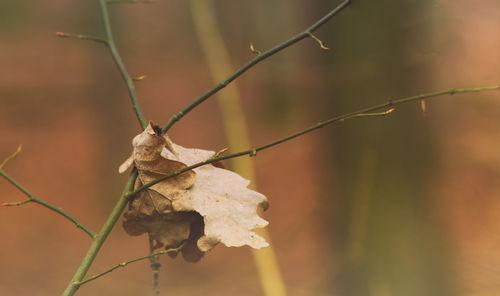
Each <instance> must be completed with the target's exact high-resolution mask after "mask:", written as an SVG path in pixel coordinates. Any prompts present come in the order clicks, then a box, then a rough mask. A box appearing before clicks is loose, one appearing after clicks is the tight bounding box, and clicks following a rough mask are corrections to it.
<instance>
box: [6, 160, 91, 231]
mask: <svg viewBox="0 0 500 296" xmlns="http://www.w3.org/2000/svg"><path fill="white" fill-rule="evenodd" d="M0 175H1V176H2V177H4V178H5V179H6V180H7V181H9V182H10V183H11V184H12V185H14V186H15V187H16V188H17V189H19V190H20V191H21V192H22V193H24V194H25V195H26V196H27V197H28V199H26V200H23V201H20V202H16V203H5V204H3V205H4V206H20V205H23V204H25V203H28V202H34V203H37V204H39V205H41V206H44V207H46V208H47V209H49V210H52V211H54V212H56V213H58V214H59V215H61V216H63V217H65V218H66V219H68V220H69V221H71V222H73V223H74V224H75V225H76V227H78V228H80V229H81V230H83V231H85V233H87V234H88V235H89V236H90V237H91V238H94V236H95V234H94V233H93V232H92V230H90V229H89V228H88V227H87V226H85V225H83V224H82V223H81V222H80V221H78V220H77V219H76V218H74V217H73V216H71V215H70V214H68V213H66V212H65V211H63V210H62V209H61V208H58V207H56V206H54V205H52V204H50V203H48V202H46V201H43V200H41V199H39V198H38V197H36V196H34V195H33V194H32V193H31V192H29V191H28V190H27V189H26V188H24V187H23V186H21V184H19V183H17V181H16V180H14V179H13V178H12V177H10V176H9V175H7V173H5V172H4V171H3V170H0Z"/></svg>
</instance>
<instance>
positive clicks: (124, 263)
mask: <svg viewBox="0 0 500 296" xmlns="http://www.w3.org/2000/svg"><path fill="white" fill-rule="evenodd" d="M181 248H182V246H180V247H178V248H175V249H167V250H162V251H158V252H156V253H151V254H149V255H146V256H142V257H139V258H135V259H132V260H128V261H123V262H122V263H119V264H117V265H115V266H113V267H111V268H109V269H107V270H105V271H103V272H101V273H98V274H96V275H93V276H91V277H89V278H87V279H85V280H83V281H81V282H78V283H76V284H77V285H79V286H81V285H84V284H86V283H88V282H91V281H93V280H96V279H98V278H100V277H102V276H104V275H106V274H108V273H110V272H112V271H114V270H116V269H118V268H121V267H125V266H127V265H129V264H130V263H134V262H137V261H142V260H146V259H151V258H153V257H158V256H160V255H164V254H168V253H171V252H179V251H180V249H181Z"/></svg>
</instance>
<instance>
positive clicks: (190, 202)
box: [119, 123, 268, 261]
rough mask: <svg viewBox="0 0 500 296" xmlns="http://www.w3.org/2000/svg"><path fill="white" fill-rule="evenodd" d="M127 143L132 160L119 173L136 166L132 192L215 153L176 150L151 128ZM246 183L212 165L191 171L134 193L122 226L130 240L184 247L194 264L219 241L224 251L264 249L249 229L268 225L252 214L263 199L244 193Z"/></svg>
mask: <svg viewBox="0 0 500 296" xmlns="http://www.w3.org/2000/svg"><path fill="white" fill-rule="evenodd" d="M132 144H133V146H134V151H133V153H132V156H131V157H130V158H129V159H127V160H126V161H125V162H124V163H123V164H122V165H121V166H120V168H119V171H120V173H121V172H124V171H126V170H127V169H128V168H129V167H131V166H132V165H135V167H136V168H137V170H138V173H139V174H138V178H137V181H136V184H135V187H136V188H138V187H140V186H142V185H144V184H147V183H149V182H151V181H153V180H156V179H158V178H160V177H162V176H166V175H169V174H172V173H174V172H176V171H178V170H180V169H183V168H186V167H187V166H190V165H193V164H196V163H199V162H202V161H205V160H207V159H209V158H210V157H212V156H213V155H214V154H215V152H213V151H208V150H202V149H189V148H184V147H182V146H179V145H176V144H174V143H173V142H172V141H170V139H169V138H168V137H167V136H162V135H161V131H160V129H159V128H158V127H155V126H153V125H152V124H151V123H150V124H149V125H148V127H147V128H146V129H145V130H144V131H143V132H142V133H141V134H139V135H137V136H136V137H135V138H134V140H133V141H132ZM249 183H250V181H248V180H246V179H244V178H243V177H241V176H240V175H238V174H236V173H234V172H231V171H229V170H225V169H223V168H220V167H215V166H213V165H211V164H208V165H204V166H201V167H198V168H195V169H194V170H191V171H188V172H185V173H183V174H180V175H178V176H176V177H173V178H170V179H167V180H164V181H162V182H160V183H157V184H155V185H153V186H151V187H149V188H148V189H146V190H143V191H141V192H139V193H138V194H137V195H136V196H135V197H134V198H133V199H132V200H131V201H130V202H129V208H128V210H127V211H126V212H125V214H124V217H125V220H124V222H123V227H124V228H125V231H127V233H128V234H130V235H140V234H142V233H148V234H149V235H150V237H151V238H152V239H154V240H155V241H156V243H157V247H160V246H165V247H166V248H172V247H178V246H179V245H181V244H184V247H183V248H182V254H183V256H184V258H185V259H186V260H188V261H197V260H199V258H201V256H203V253H204V252H207V251H208V250H210V249H212V248H213V247H214V246H215V245H216V244H217V243H219V242H221V243H223V244H225V245H226V246H228V247H233V246H235V247H239V246H244V245H248V246H250V247H252V248H256V249H259V248H262V247H266V246H268V244H267V242H266V241H265V240H264V239H263V238H262V237H260V236H258V235H256V234H255V233H254V232H253V231H252V230H253V229H254V228H256V227H264V226H266V225H267V221H265V220H264V219H262V218H261V217H259V216H258V215H257V208H258V207H259V206H261V207H264V208H265V207H266V206H267V199H266V197H265V196H264V195H262V194H260V193H258V192H256V191H253V190H250V189H248V188H247V186H248V184H249Z"/></svg>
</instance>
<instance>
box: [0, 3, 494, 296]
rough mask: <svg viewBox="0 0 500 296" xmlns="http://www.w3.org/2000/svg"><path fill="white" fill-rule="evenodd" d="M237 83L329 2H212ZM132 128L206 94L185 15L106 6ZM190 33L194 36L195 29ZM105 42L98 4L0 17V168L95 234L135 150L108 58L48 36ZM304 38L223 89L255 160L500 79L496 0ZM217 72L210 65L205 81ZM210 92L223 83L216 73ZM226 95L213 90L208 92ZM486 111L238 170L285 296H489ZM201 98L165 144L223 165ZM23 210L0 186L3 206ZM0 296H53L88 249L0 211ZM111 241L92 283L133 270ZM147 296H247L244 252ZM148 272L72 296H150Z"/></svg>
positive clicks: (435, 105)
mask: <svg viewBox="0 0 500 296" xmlns="http://www.w3.org/2000/svg"><path fill="white" fill-rule="evenodd" d="M215 2H216V3H214V6H213V9H214V11H215V14H216V20H217V22H218V26H219V28H218V30H219V31H220V36H219V37H221V38H222V40H223V41H224V43H225V44H224V46H226V47H227V50H228V52H229V58H230V60H231V63H232V65H233V66H234V67H239V66H241V65H242V64H244V63H245V62H246V61H248V60H249V59H251V58H252V57H253V54H252V52H251V51H250V50H249V44H250V43H252V44H254V46H255V48H256V49H258V50H261V51H263V50H265V49H268V48H270V47H271V46H273V45H275V44H277V43H279V42H281V41H283V40H285V39H287V38H289V37H291V36H293V35H294V34H296V33H298V32H300V31H302V30H303V29H305V28H306V27H308V26H309V25H310V24H312V23H313V22H315V21H316V20H317V19H319V18H320V17H321V16H323V15H325V14H326V13H327V12H328V11H329V10H331V9H332V8H334V7H335V6H336V5H337V4H338V3H340V1H320V0H318V1H305V0H286V1H285V0H274V1H266V0H254V1H229V0H218V1H215ZM109 8H110V14H111V20H112V24H113V30H114V32H115V39H116V42H117V46H118V49H119V50H120V53H121V54H122V58H123V59H124V62H125V64H126V66H127V68H128V70H129V72H130V74H131V76H139V75H147V78H146V79H144V80H143V81H141V82H138V83H136V89H137V94H138V97H139V101H140V104H141V106H142V108H143V111H144V113H145V115H146V117H147V118H148V119H149V120H153V121H155V122H157V123H159V124H163V123H165V122H166V120H167V119H168V118H169V117H170V116H171V115H172V114H173V113H174V112H176V111H178V110H179V109H180V108H182V107H183V106H184V105H186V104H187V103H188V102H190V101H191V100H192V99H193V98H195V97H197V96H198V95H200V94H201V93H203V92H204V91H206V90H207V89H209V88H210V87H212V86H213V85H214V83H213V80H212V79H213V77H212V76H211V74H210V71H209V70H208V66H207V65H208V64H207V59H206V55H205V54H204V50H203V48H202V45H201V43H200V40H199V38H198V37H197V36H198V35H197V34H198V33H197V32H196V28H195V26H194V22H193V19H194V18H196V17H201V16H200V15H198V16H197V15H196V14H193V12H192V10H191V7H190V1H179V0H177V1H162V0H157V1H155V3H153V4H116V5H112V6H110V7H109ZM198 21H199V20H198ZM57 31H62V32H68V33H80V34H88V35H93V36H104V31H103V28H102V23H101V15H100V10H99V6H98V1H63V0H46V1H35V0H25V1H15V0H2V1H1V2H0V65H1V68H0V69H1V70H0V158H1V159H3V158H5V157H7V156H8V155H10V154H11V153H13V152H14V151H15V150H16V148H17V146H18V145H19V144H22V145H23V151H22V153H21V154H20V155H19V157H18V158H17V159H15V160H13V161H11V162H9V164H8V165H7V166H6V167H5V171H6V172H7V173H9V174H10V175H11V176H12V177H13V178H15V179H16V180H17V181H18V182H20V183H21V184H22V185H23V186H25V187H26V188H27V189H28V190H30V191H31V192H33V193H34V194H35V195H37V196H38V197H40V198H42V199H44V200H46V201H48V202H51V203H53V204H55V205H57V206H59V207H61V208H63V209H64V210H66V211H68V212H69V213H70V214H72V215H74V216H75V217H77V218H78V219H80V220H81V221H82V222H83V223H84V224H86V225H88V226H89V227H90V228H91V229H93V230H94V231H96V232H97V231H98V230H99V228H100V227H101V225H102V223H103V222H104V221H105V219H106V217H107V215H108V213H109V212H110V210H111V208H112V207H113V205H114V204H115V202H116V200H117V199H118V197H119V195H120V193H121V190H122V188H123V185H124V183H125V180H126V178H127V176H125V175H119V174H118V173H117V168H118V166H119V165H120V164H121V163H122V161H123V160H124V159H126V158H127V157H128V156H129V154H130V153H131V149H132V147H131V143H130V142H131V139H132V137H133V136H134V135H136V134H137V133H139V132H140V128H139V125H138V123H137V120H136V118H135V114H134V113H133V111H132V108H131V105H130V102H129V98H128V94H127V91H126V88H125V85H124V83H123V81H122V80H121V77H120V75H119V72H118V71H117V69H116V67H115V65H114V63H113V61H112V59H111V56H110V54H109V52H108V51H107V49H106V48H105V47H104V46H103V45H102V44H98V43H94V42H89V41H81V40H73V39H60V38H57V37H56V36H55V34H54V33H55V32H57ZM315 35H316V36H317V37H318V38H320V39H321V40H322V41H323V42H324V43H325V45H326V46H328V47H330V48H331V50H330V51H323V50H321V49H320V48H319V46H318V44H317V43H316V42H315V41H313V40H312V39H306V40H304V41H302V42H300V43H298V44H296V45H294V46H293V47H291V48H289V49H287V50H285V51H283V52H281V53H279V54H277V55H276V56H273V57H272V58H270V59H268V60H266V61H264V62H263V63H261V64H259V65H258V66H256V67H255V68H253V69H251V70H250V71H249V72H247V73H246V74H244V75H243V76H242V77H241V78H240V79H238V80H237V87H238V91H239V93H240V95H241V100H242V106H243V111H244V114H245V117H246V121H247V127H248V132H249V139H250V143H251V145H252V146H259V145H262V144H265V143H267V142H270V141H272V140H274V139H277V138H279V137H282V136H286V135H289V134H291V133H293V132H295V131H297V130H300V129H302V128H305V127H307V126H310V125H313V124H315V123H316V122H318V121H321V120H325V119H328V118H330V117H333V116H335V115H340V114H343V113H347V112H350V111H353V110H356V109H359V108H362V107H367V106H371V105H375V104H378V103H381V102H384V101H386V100H388V99H390V98H398V97H404V96H410V95H415V94H418V93H424V92H429V91H435V90H441V89H447V88H451V87H472V86H486V85H496V84H498V83H499V81H500V80H499V79H500V67H499V65H500V54H499V53H500V3H499V2H498V1H496V0H480V1H467V0H453V1H452V0H420V1H417V0H397V1H396V0H384V1H354V3H353V4H352V5H350V6H349V7H348V8H347V9H345V10H344V11H342V12H341V13H340V14H339V15H338V16H336V17H335V18H334V19H332V20H331V21H330V22H329V23H327V24H326V25H324V26H323V27H322V28H320V29H319V30H318V31H317V32H316V33H315ZM215 64H217V62H215ZM226 74H229V72H228V73H226ZM223 92H224V91H223ZM499 96H500V93H495V92H490V93H474V94H464V95H454V96H446V97H441V98H439V99H432V100H427V112H426V113H427V114H426V115H424V114H423V112H422V110H421V108H420V104H419V103H418V102H417V103H412V104H407V105H403V106H400V107H397V109H396V111H395V112H394V113H392V114H391V115H390V116H388V117H386V118H373V117H369V118H360V119H353V120H348V121H345V122H343V123H341V124H337V125H334V126H330V127H326V128H323V129H321V130H318V131H316V132H314V133H311V134H308V135H306V136H303V137H300V138H298V139H296V140H293V141H291V142H287V143H285V144H282V145H280V146H277V147H275V148H272V149H270V150H266V151H262V152H261V153H259V154H258V156H257V157H255V158H252V161H253V165H254V166H255V170H256V172H255V178H254V180H253V182H254V183H256V184H258V187H259V191H261V192H262V193H264V194H265V195H267V197H268V198H269V201H270V208H269V209H268V210H267V212H265V214H264V216H265V218H266V219H267V220H268V221H270V225H269V226H268V231H269V233H270V236H271V242H272V246H273V249H274V251H275V253H276V256H277V257H276V259H277V263H278V265H279V268H280V274H281V277H282V279H283V282H284V285H285V289H286V295H360V296H361V295H373V296H390V295H407V296H412V295H474V296H480V295H481V296H482V295H499V294H500V253H499V250H500V222H499V221H500V219H499V218H500V202H499V201H498V197H499V192H500V182H499V177H500V154H499V153H498V151H499V150H498V148H499V147H500V129H499V128H498V123H499V121H498V119H499V118H500V101H499ZM223 126H224V123H223V121H222V119H221V111H220V110H219V105H218V104H217V101H216V100H215V99H211V100H208V101H207V102H205V103H204V104H202V105H200V106H199V108H197V109H195V110H194V111H193V112H191V113H189V114H188V115H187V116H186V117H184V118H183V119H182V120H181V121H180V122H179V123H178V124H176V125H175V126H174V128H172V129H171V130H170V132H169V135H170V137H171V138H172V139H173V140H174V141H175V142H176V143H178V144H180V145H183V146H186V147H199V148H204V149H211V150H220V149H222V148H223V147H226V146H228V143H227V140H226V136H225V134H224V127H223ZM23 199H25V196H24V195H22V194H21V193H20V192H19V191H17V190H16V189H15V188H14V187H13V186H12V185H10V184H9V183H7V182H6V181H5V180H3V179H2V180H0V202H2V203H3V202H10V201H20V200H23ZM0 235H1V236H2V237H3V239H2V243H1V247H0V250H1V252H0V294H1V295H58V294H60V293H61V292H62V291H63V290H64V288H65V287H66V285H67V284H68V282H69V280H70V279H71V277H72V275H73V273H74V271H75V270H76V268H77V266H78V265H79V264H80V261H81V259H82V257H83V255H84V254H85V253H86V251H87V249H88V247H89V245H90V240H89V238H88V236H86V234H85V233H83V232H82V231H80V230H78V229H76V228H75V227H74V225H73V224H71V223H69V222H68V221H67V220H65V219H63V218H62V217H60V216H58V215H56V214H54V213H52V212H50V211H48V210H47V209H45V208H42V207H41V206H38V205H35V204H26V205H23V206H21V207H9V208H6V207H2V208H0ZM148 251H149V250H148V242H147V238H146V237H145V236H140V237H129V236H127V235H126V234H125V232H124V231H123V229H122V228H121V222H119V223H118V224H117V226H116V228H115V229H114V231H113V232H112V233H111V235H110V237H109V238H108V241H107V242H106V244H105V245H104V247H103V249H102V251H101V253H99V255H98V257H97V259H96V261H95V263H94V265H93V266H92V268H91V270H90V272H89V274H95V273H98V272H101V271H103V270H105V269H106V268H108V267H111V266H112V265H115V264H117V263H119V262H121V261H123V260H128V259H133V258H135V257H139V256H143V255H145V254H147V253H148ZM161 264H162V267H161V280H160V281H161V282H160V284H161V287H160V289H161V291H162V295H264V293H263V290H262V288H261V284H260V281H259V277H258V273H257V269H256V266H255V263H254V261H253V257H252V253H251V252H250V249H249V248H247V247H242V248H227V247H225V246H222V245H219V246H217V247H216V248H215V249H214V250H213V251H211V252H210V253H209V254H207V255H206V256H205V258H203V259H202V261H201V262H199V263H197V264H191V263H186V262H184V261H183V260H182V259H181V258H177V259H175V260H172V259H170V258H168V257H167V256H165V257H162V258H161ZM150 282H151V271H150V267H149V262H147V261H143V262H140V263H135V264H133V265H130V266H128V267H126V268H124V269H120V270H117V271H115V272H113V273H111V274H109V275H107V276H105V277H104V278H101V279H99V280H96V281H94V282H91V283H89V284H87V285H85V286H83V287H82V288H81V289H80V290H79V291H78V294H77V295H147V294H150V292H151V284H150Z"/></svg>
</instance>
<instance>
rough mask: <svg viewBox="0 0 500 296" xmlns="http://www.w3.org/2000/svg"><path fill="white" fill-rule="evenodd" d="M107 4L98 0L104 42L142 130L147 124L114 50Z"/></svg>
mask: <svg viewBox="0 0 500 296" xmlns="http://www.w3.org/2000/svg"><path fill="white" fill-rule="evenodd" d="M107 3H108V1H106V0H99V4H100V6H101V13H102V20H103V23H104V29H105V30H106V38H107V40H106V42H107V44H108V48H109V51H110V52H111V56H112V57H113V60H114V61H115V63H116V66H117V67H118V70H119V71H120V74H121V76H122V78H123V80H124V81H125V84H126V85H127V89H128V93H129V96H130V99H131V102H132V107H133V108H134V111H135V114H136V116H137V119H138V120H139V123H140V125H141V127H142V129H145V128H146V126H147V125H148V124H147V122H146V119H145V117H144V115H143V114H142V111H141V107H140V106H139V102H138V100H137V95H136V93H135V87H134V82H133V81H132V78H131V77H130V75H129V74H128V72H127V69H126V68H125V65H124V64H123V61H122V58H121V57H120V54H119V53H118V50H117V49H116V44H115V40H114V38H113V31H112V30H111V22H110V20H109V13H108V6H107ZM109 3H112V2H109Z"/></svg>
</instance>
